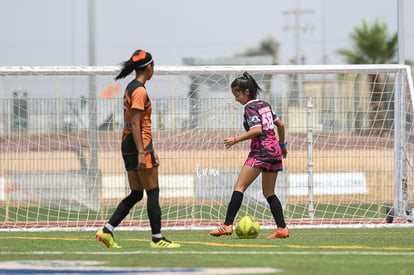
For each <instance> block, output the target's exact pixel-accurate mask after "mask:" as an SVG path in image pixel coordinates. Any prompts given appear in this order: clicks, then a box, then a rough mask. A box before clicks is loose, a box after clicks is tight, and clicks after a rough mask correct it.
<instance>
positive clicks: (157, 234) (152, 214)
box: [138, 153, 181, 248]
mask: <svg viewBox="0 0 414 275" xmlns="http://www.w3.org/2000/svg"><path fill="white" fill-rule="evenodd" d="M147 159H148V160H149V161H150V163H147V167H151V168H148V169H143V170H139V172H138V173H139V176H140V178H141V181H142V184H143V186H144V189H145V190H146V192H147V213H148V218H149V221H150V226H151V233H152V242H151V247H153V248H178V247H180V246H181V245H180V244H177V243H173V242H171V241H169V240H167V239H166V238H165V237H164V236H163V235H162V234H161V207H160V203H159V192H160V189H159V186H158V159H157V158H156V156H155V154H154V153H149V154H147Z"/></svg>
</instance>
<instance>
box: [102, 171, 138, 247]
mask: <svg viewBox="0 0 414 275" xmlns="http://www.w3.org/2000/svg"><path fill="white" fill-rule="evenodd" d="M127 175H128V182H129V186H130V189H131V193H129V195H128V196H126V197H125V198H124V199H123V200H122V201H121V202H120V203H119V204H118V206H117V208H116V209H115V211H114V213H113V214H112V216H111V218H110V219H109V221H108V222H107V223H106V224H105V225H104V227H103V228H102V229H101V230H99V231H98V232H97V233H96V237H97V238H98V239H99V240H100V241H101V242H103V243H104V244H105V245H106V246H107V247H109V248H120V246H119V245H118V244H117V243H116V242H115V240H114V237H113V231H114V229H115V227H117V226H118V225H119V224H120V223H121V221H122V220H123V219H124V218H125V217H126V216H127V215H128V214H129V211H130V210H131V208H132V207H133V206H134V205H135V204H136V203H138V202H139V201H140V200H142V198H143V195H144V192H143V188H144V187H143V185H142V182H141V179H140V177H139V175H138V173H137V170H129V171H127Z"/></svg>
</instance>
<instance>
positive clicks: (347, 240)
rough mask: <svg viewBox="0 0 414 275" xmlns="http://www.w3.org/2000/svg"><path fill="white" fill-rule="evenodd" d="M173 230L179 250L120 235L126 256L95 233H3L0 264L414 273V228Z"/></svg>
mask: <svg viewBox="0 0 414 275" xmlns="http://www.w3.org/2000/svg"><path fill="white" fill-rule="evenodd" d="M208 232H209V231H205V230H203V231H175V230H166V231H164V234H165V235H166V237H167V238H170V239H171V240H174V241H176V242H180V243H181V244H182V248H180V249H173V250H171V249H164V250H154V249H151V248H150V246H149V242H150V239H149V237H150V233H149V232H147V231H120V230H118V231H116V233H115V240H116V241H117V242H118V243H119V244H120V245H121V246H122V247H123V248H122V249H108V248H106V247H105V246H104V245H103V244H102V243H100V242H99V241H97V240H96V239H95V232H94V231H93V232H91V231H86V232H85V231H82V232H70V231H69V232H66V231H61V232H0V261H17V260H19V261H21V260H50V259H51V258H53V259H54V260H85V261H87V260H89V261H104V262H105V263H106V264H105V265H106V266H114V267H138V266H142V267H168V268H172V267H237V268H241V269H242V268H243V267H274V268H277V269H282V272H281V273H278V274H289V275H296V274H318V275H324V274H336V275H342V274H368V275H369V274H373V275H374V274H375V275H376V274H414V261H413V257H414V238H413V234H414V228H375V229H292V230H291V232H290V233H291V237H290V238H288V239H272V240H269V239H266V238H265V237H266V236H267V235H269V234H270V233H271V232H272V231H271V230H262V231H261V232H260V235H259V236H258V237H257V238H256V239H244V240H241V239H238V238H237V237H236V236H235V234H233V235H232V236H222V237H220V238H216V237H211V236H209V234H208Z"/></svg>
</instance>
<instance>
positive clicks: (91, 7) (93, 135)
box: [88, 0, 98, 171]
mask: <svg viewBox="0 0 414 275" xmlns="http://www.w3.org/2000/svg"><path fill="white" fill-rule="evenodd" d="M88 19H89V29H88V40H89V41H88V42H89V52H88V53H89V66H95V65H96V57H95V56H96V54H95V40H96V37H95V0H89V1H88ZM95 82H96V77H95V76H94V75H90V76H89V104H88V107H89V108H88V109H89V146H90V149H89V169H90V170H92V171H96V170H97V168H98V149H97V148H98V133H97V131H98V126H97V114H96V110H97V108H96V83H95Z"/></svg>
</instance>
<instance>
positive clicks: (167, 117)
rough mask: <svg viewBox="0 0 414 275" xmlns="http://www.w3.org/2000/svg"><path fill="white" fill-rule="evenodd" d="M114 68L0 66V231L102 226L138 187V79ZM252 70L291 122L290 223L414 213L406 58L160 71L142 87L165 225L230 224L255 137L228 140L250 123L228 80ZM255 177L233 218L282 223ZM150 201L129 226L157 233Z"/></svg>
mask: <svg viewBox="0 0 414 275" xmlns="http://www.w3.org/2000/svg"><path fill="white" fill-rule="evenodd" d="M118 70H119V67H116V66H95V67H88V66H68V67H66V66H48V67H24V66H22V67H10V66H9V67H7V66H3V67H1V66H0V230H12V229H13V230H25V229H36V228H39V229H49V230H51V229H55V228H58V229H63V228H64V229H69V228H75V229H79V228H81V229H91V228H93V229H95V228H97V227H100V226H101V225H102V224H103V223H104V222H105V221H106V220H107V219H108V218H109V216H110V215H111V214H112V212H113V210H114V207H116V205H117V203H118V202H119V201H120V200H121V199H122V198H123V197H124V196H125V195H126V194H127V193H128V192H129V189H128V185H127V180H126V177H125V171H124V167H123V161H122V158H121V154H120V135H121V131H122V128H123V117H122V115H123V102H122V93H123V92H122V91H123V90H124V89H125V85H126V84H127V83H128V82H129V81H130V80H131V78H132V77H133V76H132V75H131V76H130V77H127V79H125V80H122V81H119V83H115V82H114V80H113V78H114V76H115V75H116V74H117V72H118ZM244 71H248V72H249V73H251V74H252V75H253V76H254V77H255V78H256V80H257V81H258V83H259V85H260V86H261V87H262V88H263V92H262V93H261V95H260V97H261V98H263V99H265V100H267V101H268V102H270V103H271V105H272V106H273V109H274V111H275V112H276V113H277V114H278V115H279V116H280V117H281V119H282V121H283V122H284V124H285V126H286V130H287V140H288V142H289V145H288V151H289V153H288V157H287V158H286V159H285V160H284V171H283V172H282V173H280V174H279V176H278V180H277V187H276V194H277V195H278V196H279V198H280V199H281V201H282V204H283V206H284V211H285V216H286V219H287V223H288V225H289V226H290V227H295V226H326V227H340V226H356V227H357V226H367V225H372V226H380V225H385V224H387V223H397V224H404V223H407V222H411V221H412V220H414V216H413V215H414V213H413V211H414V210H413V209H414V202H413V200H412V196H413V192H414V182H413V173H414V171H413V166H412V163H413V158H414V154H413V149H414V127H413V120H414V112H413V106H414V102H413V98H414V96H413V92H414V90H413V82H412V74H411V70H410V67H408V66H405V65H397V64H389V65H318V66H316V65H303V66H260V65H257V66H156V67H155V74H154V77H153V78H152V79H151V80H150V81H149V82H148V83H147V84H146V86H147V89H148V92H149V96H150V99H151V101H152V104H153V115H152V127H153V134H154V135H153V138H154V146H155V150H156V151H157V153H158V154H159V156H160V160H161V165H160V168H159V181H160V189H161V193H160V198H161V206H162V220H163V227H164V228H169V229H174V228H176V229H178V228H179V229H182V228H192V229H201V228H208V227H215V226H216V225H218V224H220V223H221V222H222V221H223V219H224V216H225V211H226V208H227V204H228V200H229V199H230V196H231V192H232V186H233V184H234V183H235V181H236V179H237V176H238V173H239V170H240V168H241V166H242V165H243V163H244V160H245V158H246V156H247V153H248V150H249V142H243V143H240V144H237V145H236V146H233V147H232V148H230V149H225V148H224V146H223V139H224V138H225V137H228V136H234V135H235V134H237V133H241V132H243V130H242V123H243V121H242V114H243V106H241V105H240V104H238V103H237V102H235V100H234V98H233V96H232V94H231V92H230V88H229V87H230V83H231V81H232V80H233V79H234V78H235V77H237V76H239V75H241V74H242V73H243V72H244ZM108 89H109V90H108ZM105 91H106V92H108V91H109V94H110V96H109V97H108V96H104V98H102V95H103V93H104V92H105ZM111 92H113V93H111ZM260 180H261V178H260V176H259V178H258V179H256V182H255V183H253V184H252V186H251V187H250V188H249V189H248V190H247V191H246V194H245V197H244V201H243V206H242V208H241V209H240V211H239V213H238V217H237V218H239V217H242V216H244V215H246V214H248V215H251V216H254V217H256V218H257V219H258V220H259V221H260V223H261V225H262V226H263V227H264V228H266V227H273V226H274V222H273V220H272V215H271V213H270V211H269V209H268V206H267V203H266V200H265V199H264V198H263V197H262V194H261V184H260ZM145 207H146V203H145V202H140V203H139V204H137V205H136V206H135V207H134V208H133V210H132V211H131V213H130V214H129V216H128V218H127V219H126V220H125V221H123V222H122V223H121V225H120V228H124V229H128V228H134V229H136V228H148V219H147V216H146V215H147V214H146V209H145Z"/></svg>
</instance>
